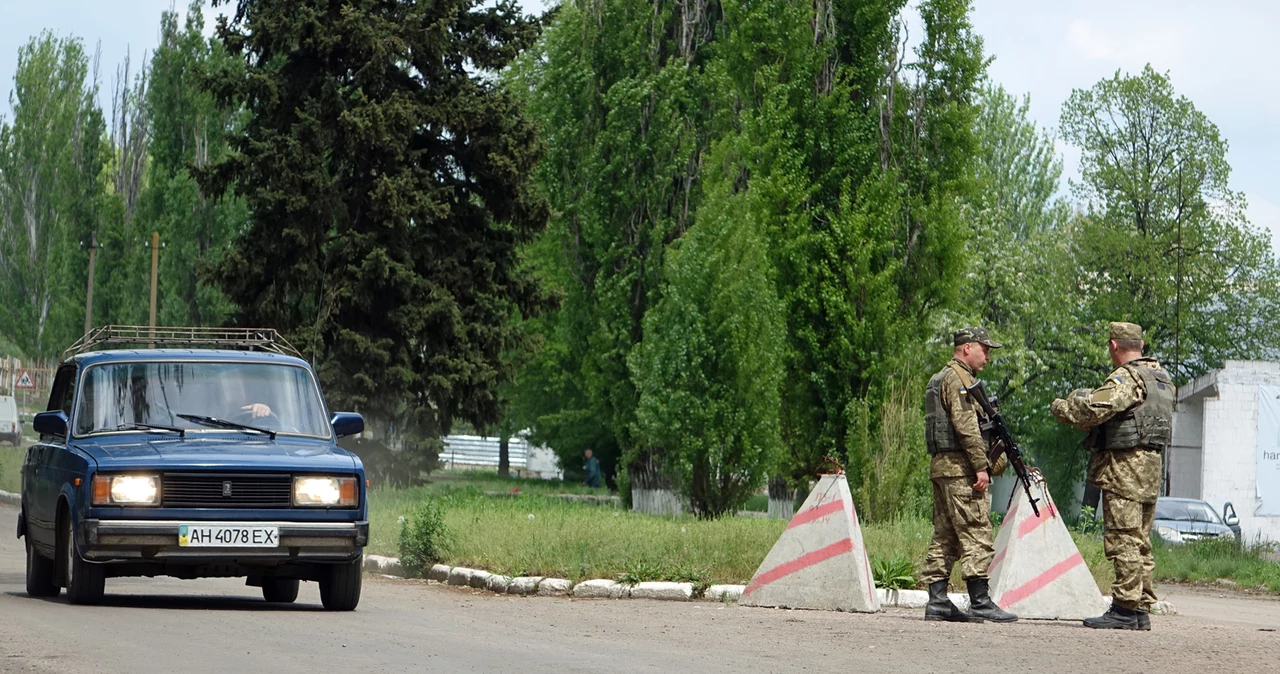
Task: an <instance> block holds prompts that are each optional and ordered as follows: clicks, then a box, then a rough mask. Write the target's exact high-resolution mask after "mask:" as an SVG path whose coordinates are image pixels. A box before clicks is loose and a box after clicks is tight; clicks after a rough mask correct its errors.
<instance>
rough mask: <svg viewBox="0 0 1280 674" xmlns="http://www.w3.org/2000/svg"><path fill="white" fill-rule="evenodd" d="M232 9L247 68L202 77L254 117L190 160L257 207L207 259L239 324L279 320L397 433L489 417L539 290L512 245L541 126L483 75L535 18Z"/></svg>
mask: <svg viewBox="0 0 1280 674" xmlns="http://www.w3.org/2000/svg"><path fill="white" fill-rule="evenodd" d="M224 4H233V3H230V2H229V1H228V0H219V1H217V2H215V5H224ZM234 5H235V12H234V14H233V16H232V17H231V18H230V20H229V21H228V20H225V19H220V20H219V24H218V28H217V34H218V36H219V39H220V40H221V41H222V43H223V44H224V45H225V47H226V49H227V50H228V52H229V53H230V54H232V55H233V56H234V57H236V59H238V60H240V61H241V62H242V66H243V67H242V68H241V67H237V68H231V67H225V68H222V69H220V70H219V71H217V72H216V73H215V76H214V77H213V78H212V79H211V82H210V86H211V89H212V91H213V92H214V93H215V95H216V96H217V98H218V100H219V102H220V103H221V104H223V105H228V106H243V107H244V108H245V110H246V112H247V113H248V114H249V115H250V119H249V121H248V122H247V123H246V125H245V126H244V130H243V132H242V133H238V134H235V135H233V136H232V137H231V145H232V149H233V152H232V153H231V154H230V155H229V156H228V157H227V158H226V159H225V160H224V161H222V162H220V163H219V164H216V165H214V167H212V168H211V169H210V170H208V171H203V172H200V173H199V174H198V175H199V178H200V182H201V186H202V188H203V189H205V190H206V191H207V193H209V194H220V193H221V192H222V189H223V187H224V186H225V185H227V184H228V183H231V184H232V185H233V186H234V191H235V193H236V194H239V195H241V196H242V197H244V199H245V201H246V203H247V205H248V207H249V210H250V219H249V224H248V227H247V229H245V230H244V231H243V232H242V233H241V234H240V236H239V237H238V238H237V239H236V240H235V243H234V246H233V248H232V250H231V251H230V252H229V253H228V254H227V255H226V256H225V257H223V259H222V260H221V262H220V264H219V266H218V269H217V274H216V276H217V278H218V281H219V282H220V284H221V287H222V288H223V289H224V291H225V292H226V293H227V295H228V296H229V297H230V298H231V299H232V301H234V302H235V303H236V304H237V305H238V306H239V307H240V310H239V314H238V320H239V321H241V322H242V323H250V324H259V325H267V326H274V327H278V328H281V329H283V330H285V331H286V332H287V333H288V334H289V335H290V336H292V337H293V338H294V339H296V340H297V342H298V343H299V344H300V345H301V347H302V348H303V350H304V351H305V352H306V353H307V354H308V355H309V356H310V357H311V358H313V359H315V360H316V361H317V362H318V363H319V369H320V372H321V375H322V376H323V378H324V379H325V380H326V382H327V384H328V385H329V387H330V390H331V391H334V393H335V398H336V399H337V402H338V403H339V404H342V405H347V406H353V407H355V408H356V409H359V410H362V411H364V412H365V414H367V415H368V416H369V418H370V423H371V426H372V427H373V428H375V429H376V430H377V431H378V432H379V434H380V435H382V436H383V437H392V438H395V439H396V441H397V442H399V443H400V444H403V445H406V446H414V447H425V446H426V445H428V444H429V443H430V442H432V441H435V440H434V439H435V438H438V436H439V435H441V434H443V433H446V432H448V429H449V427H450V424H451V423H452V421H453V419H454V418H461V419H465V420H467V421H470V422H472V423H473V424H475V425H477V426H482V425H484V424H486V423H492V422H494V421H496V420H497V416H498V415H497V412H498V397H497V388H498V385H499V384H500V383H502V382H503V381H504V380H506V379H507V378H508V377H509V376H510V368H509V367H508V366H507V365H506V362H505V361H504V360H503V359H502V357H501V356H502V354H503V351H504V349H507V348H512V347H515V346H516V342H517V341H518V340H519V339H520V338H521V333H520V331H519V330H518V329H517V328H515V327H513V325H512V322H511V321H510V320H509V319H510V318H511V317H512V316H513V315H515V314H529V313H536V312H537V311H538V310H540V308H541V307H542V306H543V303H544V296H543V294H542V293H541V291H540V290H539V287H538V286H537V284H536V283H535V281H534V279H533V278H532V277H530V276H529V275H528V274H526V273H524V272H523V271H522V270H521V269H519V268H518V266H517V257H516V249H517V246H518V245H520V244H521V243H522V242H525V241H528V240H530V239H531V238H532V237H533V235H534V234H536V233H537V232H538V231H540V230H541V229H542V228H543V227H544V225H545V220H546V207H545V203H544V201H543V200H542V199H541V198H540V197H539V196H538V195H537V193H536V192H535V191H534V190H533V189H532V187H531V185H530V184H529V180H528V176H529V174H530V172H531V171H532V168H533V165H534V163H535V161H536V160H537V158H538V155H539V151H540V146H539V143H538V141H537V138H536V135H535V133H534V129H533V126H532V125H531V124H530V123H529V122H528V121H527V119H526V117H525V115H524V113H523V112H522V110H521V108H520V106H519V105H518V104H517V103H516V101H515V100H513V98H512V96H510V95H509V94H508V93H507V92H506V91H505V89H504V88H503V86H502V85H501V84H500V83H499V82H497V81H496V79H495V77H494V73H496V72H497V71H499V70H501V69H503V68H504V67H506V65H507V64H508V63H509V62H510V61H511V59H512V58H514V57H515V56H516V54H517V53H518V52H519V51H520V50H521V49H522V48H524V47H526V46H527V45H528V44H530V43H531V42H532V41H533V40H534V39H535V38H536V36H537V32H538V24H537V22H536V20H534V19H532V18H528V17H523V16H521V15H520V14H519V12H518V9H517V7H516V5H515V4H514V3H513V2H510V1H505V0H504V1H502V2H499V3H497V4H496V5H493V6H488V7H480V6H479V3H477V2H475V1H474V0H445V1H444V2H437V3H422V2H412V1H410V0H389V1H388V0H381V1H379V0H352V1H350V2H344V3H334V2H328V1H327V0H308V1H307V2H301V3H299V2H294V1H286V0H240V1H239V2H237V3H234Z"/></svg>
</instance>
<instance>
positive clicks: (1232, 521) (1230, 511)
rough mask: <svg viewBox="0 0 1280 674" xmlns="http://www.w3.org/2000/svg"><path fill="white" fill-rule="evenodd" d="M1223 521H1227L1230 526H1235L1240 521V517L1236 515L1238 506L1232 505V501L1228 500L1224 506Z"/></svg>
mask: <svg viewBox="0 0 1280 674" xmlns="http://www.w3.org/2000/svg"><path fill="white" fill-rule="evenodd" d="M1222 521H1223V522H1226V523H1227V526H1229V527H1234V526H1235V525H1237V524H1239V523H1240V518H1239V517H1236V507H1235V506H1233V505H1231V502H1230V501H1227V502H1226V503H1225V504H1223V506H1222Z"/></svg>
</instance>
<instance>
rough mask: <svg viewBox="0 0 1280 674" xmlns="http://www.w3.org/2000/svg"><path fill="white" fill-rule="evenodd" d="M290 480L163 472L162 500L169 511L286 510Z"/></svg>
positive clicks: (285, 476)
mask: <svg viewBox="0 0 1280 674" xmlns="http://www.w3.org/2000/svg"><path fill="white" fill-rule="evenodd" d="M292 492H293V477H292V476H290V475H253V474H249V475H246V474H218V473H165V474H164V475H162V476H161V477H160V493H161V500H162V502H163V503H164V506H165V507H171V508H288V507H289V506H290V505H292V502H293V499H292Z"/></svg>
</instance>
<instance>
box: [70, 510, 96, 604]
mask: <svg viewBox="0 0 1280 674" xmlns="http://www.w3.org/2000/svg"><path fill="white" fill-rule="evenodd" d="M75 540H76V539H75V534H74V532H73V531H72V529H71V518H70V517H67V518H65V519H64V523H63V530H62V558H63V563H64V566H63V573H64V574H65V575H64V576H63V579H64V580H65V581H66V583H67V600H68V601H70V602H71V603H72V604H97V603H98V602H100V601H102V595H103V592H104V591H105V590H106V586H107V574H106V569H104V568H103V567H102V565H101V564H93V563H91V562H86V561H85V560H84V558H82V557H81V556H80V553H79V552H78V551H76V544H75Z"/></svg>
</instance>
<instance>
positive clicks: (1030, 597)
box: [987, 480, 1107, 620]
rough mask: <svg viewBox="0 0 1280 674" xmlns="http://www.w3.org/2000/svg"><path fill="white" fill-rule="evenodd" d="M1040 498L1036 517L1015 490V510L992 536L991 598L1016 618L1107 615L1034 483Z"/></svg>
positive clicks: (1039, 484)
mask: <svg viewBox="0 0 1280 674" xmlns="http://www.w3.org/2000/svg"><path fill="white" fill-rule="evenodd" d="M1031 491H1032V493H1033V494H1034V495H1035V496H1036V497H1037V498H1039V499H1040V500H1039V501H1037V503H1036V507H1038V508H1039V509H1040V516H1039V517H1036V515H1035V513H1034V512H1032V510H1031V504H1030V503H1029V502H1028V500H1027V493H1026V491H1025V490H1023V489H1022V485H1018V486H1017V488H1015V490H1014V497H1013V505H1012V506H1011V507H1010V509H1009V512H1008V514H1006V515H1005V518H1004V524H1003V525H1001V527H1000V534H999V535H998V536H996V546H995V547H996V556H995V558H994V559H992V560H991V568H990V569H989V570H988V571H987V573H988V574H989V575H990V576H991V598H992V599H993V600H994V601H995V602H996V603H997V604H999V605H1000V607H1001V608H1003V609H1005V610H1006V611H1011V612H1013V613H1015V614H1017V616H1018V617H1019V618H1039V619H1045V620H1082V619H1084V618H1089V617H1093V616H1097V615H1101V614H1102V613H1103V612H1104V611H1106V609H1107V605H1106V601H1105V600H1104V599H1103V598H1102V593H1101V592H1099V591H1098V584H1097V583H1095V582H1094V580H1093V575H1092V574H1091V573H1089V565H1088V564H1085V561H1084V558H1083V557H1082V556H1081V555H1080V550H1079V549H1078V548H1076V544H1075V541H1073V540H1072V539H1071V533H1070V532H1068V531H1067V525H1066V523H1064V522H1063V521H1062V517H1061V516H1060V514H1059V513H1058V508H1057V506H1056V505H1055V504H1054V502H1053V497H1052V496H1050V495H1049V489H1048V487H1047V486H1045V484H1044V482H1043V481H1038V480H1036V481H1032V483H1031Z"/></svg>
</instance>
